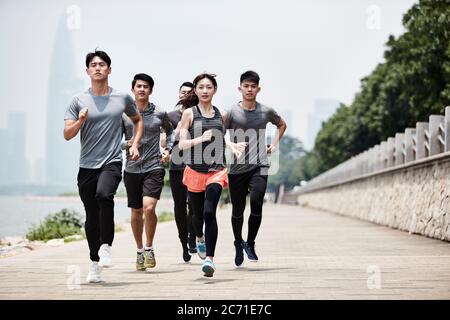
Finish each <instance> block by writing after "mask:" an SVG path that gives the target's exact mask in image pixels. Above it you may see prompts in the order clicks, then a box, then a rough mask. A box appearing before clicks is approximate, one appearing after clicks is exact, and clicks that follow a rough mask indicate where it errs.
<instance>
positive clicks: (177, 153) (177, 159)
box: [167, 109, 187, 170]
mask: <svg viewBox="0 0 450 320" xmlns="http://www.w3.org/2000/svg"><path fill="white" fill-rule="evenodd" d="M167 115H168V116H169V120H170V123H171V124H172V127H173V128H174V129H176V127H177V126H178V123H179V122H180V121H181V116H182V112H181V110H179V109H178V110H174V111H171V112H169V113H168V114H167ZM173 139H174V141H173V149H172V153H171V155H172V156H171V158H170V170H184V168H185V167H186V165H185V163H186V160H187V158H186V156H187V154H186V153H184V152H183V150H181V149H180V146H179V145H178V143H179V142H180V133H179V132H178V133H177V134H176V135H173Z"/></svg>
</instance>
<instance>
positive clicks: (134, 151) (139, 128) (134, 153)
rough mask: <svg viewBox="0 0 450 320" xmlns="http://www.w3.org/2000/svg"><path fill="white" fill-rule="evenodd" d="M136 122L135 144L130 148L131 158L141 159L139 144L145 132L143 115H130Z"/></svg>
mask: <svg viewBox="0 0 450 320" xmlns="http://www.w3.org/2000/svg"><path fill="white" fill-rule="evenodd" d="M129 118H130V119H131V121H133V124H134V130H133V137H134V138H133V144H132V145H131V147H130V149H129V153H130V157H131V160H137V159H139V150H138V148H139V145H140V142H141V138H142V135H143V134H144V121H143V120H142V117H141V115H140V114H139V113H138V114H136V115H134V116H131V117H129Z"/></svg>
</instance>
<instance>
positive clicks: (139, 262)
mask: <svg viewBox="0 0 450 320" xmlns="http://www.w3.org/2000/svg"><path fill="white" fill-rule="evenodd" d="M144 261H145V257H144V253H143V252H142V253H139V252H138V254H137V257H136V270H138V271H144V270H145V269H146V267H145V264H144Z"/></svg>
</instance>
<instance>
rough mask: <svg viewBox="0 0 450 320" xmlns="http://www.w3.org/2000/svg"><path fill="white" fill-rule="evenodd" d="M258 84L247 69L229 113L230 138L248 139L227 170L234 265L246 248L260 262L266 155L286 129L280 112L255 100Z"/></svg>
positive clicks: (265, 185) (242, 257)
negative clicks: (270, 134)
mask: <svg viewBox="0 0 450 320" xmlns="http://www.w3.org/2000/svg"><path fill="white" fill-rule="evenodd" d="M260 90H261V88H260V87H259V75H258V74H257V73H256V72H254V71H247V72H245V73H243V74H242V75H241V79H240V87H239V91H240V92H241V94H242V101H241V102H239V103H238V104H236V105H234V106H232V107H231V110H230V111H229V112H228V121H227V124H226V126H227V128H228V129H230V130H229V133H230V140H231V142H234V143H239V142H246V143H247V146H246V149H245V153H244V154H242V155H241V156H240V157H239V158H236V157H234V159H233V160H234V161H233V162H232V163H231V165H230V169H229V171H228V181H229V188H230V198H231V204H232V206H233V209H232V217H231V223H232V226H233V233H234V239H235V241H234V246H235V249H236V256H235V260H234V262H235V264H236V266H240V265H241V264H242V263H243V261H244V255H243V251H245V253H246V255H247V258H248V259H249V260H250V261H252V262H257V261H258V256H257V255H256V252H255V239H256V235H257V233H258V230H259V227H260V225H261V219H262V206H263V202H264V195H265V193H266V187H267V174H268V168H269V161H268V159H267V154H270V153H272V152H273V151H274V149H275V147H276V145H277V144H278V142H279V140H280V139H281V137H282V136H283V134H284V131H285V130H286V123H285V121H284V120H283V119H282V118H281V117H280V116H279V115H278V114H277V112H276V111H275V110H274V109H272V108H270V107H267V106H265V105H263V104H261V103H259V102H257V101H256V96H257V94H258V93H259V91H260ZM269 122H271V123H272V124H274V125H276V126H277V133H276V135H275V138H274V139H273V142H272V144H270V145H266V143H265V141H266V135H265V130H266V126H267V124H268V123H269ZM249 193H250V216H249V218H248V234H247V241H243V239H242V225H243V222H244V210H245V202H246V197H247V195H248V194H249Z"/></svg>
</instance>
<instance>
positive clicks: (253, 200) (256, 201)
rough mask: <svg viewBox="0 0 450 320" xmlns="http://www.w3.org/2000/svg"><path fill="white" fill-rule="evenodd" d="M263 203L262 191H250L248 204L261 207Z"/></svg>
mask: <svg viewBox="0 0 450 320" xmlns="http://www.w3.org/2000/svg"><path fill="white" fill-rule="evenodd" d="M263 203H264V192H258V191H255V192H251V193H250V205H251V206H252V207H261V208H262V205H263Z"/></svg>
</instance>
